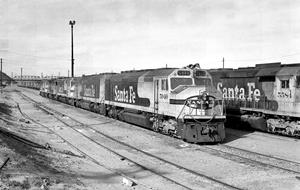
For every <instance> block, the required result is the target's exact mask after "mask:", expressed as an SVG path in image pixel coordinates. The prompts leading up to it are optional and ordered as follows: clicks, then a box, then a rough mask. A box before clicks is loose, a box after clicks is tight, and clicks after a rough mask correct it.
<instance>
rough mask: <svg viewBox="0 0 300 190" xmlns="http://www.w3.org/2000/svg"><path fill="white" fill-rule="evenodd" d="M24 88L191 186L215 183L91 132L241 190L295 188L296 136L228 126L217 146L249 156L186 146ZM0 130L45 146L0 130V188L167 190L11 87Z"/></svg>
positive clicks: (2, 103)
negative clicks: (126, 179) (130, 180)
mask: <svg viewBox="0 0 300 190" xmlns="http://www.w3.org/2000/svg"><path fill="white" fill-rule="evenodd" d="M24 93H26V94H27V95H28V96H31V97H32V98H34V99H36V100H37V101H39V102H43V103H44V104H47V105H48V106H50V107H51V108H53V109H55V110H58V111H60V112H62V113H65V115H68V114H69V115H70V116H73V117H75V118H76V119H77V120H79V121H81V122H83V123H85V124H86V125H88V126H91V127H92V129H93V130H91V129H87V128H83V127H81V126H77V127H76V128H77V129H78V130H79V131H81V132H83V133H84V134H85V135H87V136H89V137H90V138H93V139H94V140H96V141H98V142H100V143H103V144H105V145H106V146H109V147H111V148H113V149H114V150H116V151H118V152H120V153H122V155H124V156H128V158H131V159H134V160H139V162H140V163H141V164H144V165H147V164H148V166H149V167H152V168H153V169H154V170H155V171H156V172H158V173H161V174H164V175H165V176H167V177H172V178H173V179H178V181H181V182H185V184H187V185H190V186H192V185H193V187H197V188H192V189H200V188H201V189H207V188H209V189H222V188H215V187H216V186H213V185H214V184H212V185H209V183H210V182H209V183H205V182H204V181H201V180H198V179H196V177H195V176H191V177H189V176H188V175H186V174H185V176H183V172H182V171H178V170H172V168H171V167H169V166H166V164H163V163H161V164H160V165H157V161H155V160H151V159H149V158H146V157H144V156H142V155H140V154H138V153H137V152H136V151H133V150H130V149H128V148H124V147H122V146H120V145H118V144H115V143H110V142H108V141H107V140H105V139H104V138H102V137H99V135H97V133H95V131H101V132H103V133H105V134H108V135H110V136H112V137H114V138H116V139H118V140H120V141H122V142H125V143H128V144H130V145H131V146H134V147H136V148H138V149H141V150H144V151H146V152H148V153H152V154H154V155H156V156H158V157H161V158H164V159H165V160H168V161H171V162H173V163H177V164H179V165H182V166H184V167H186V168H189V169H192V170H194V171H196V172H199V173H202V174H205V175H207V176H210V177H212V178H215V179H218V180H221V181H224V182H226V183H228V184H231V185H234V186H236V187H239V188H241V189H295V190H296V189H300V188H298V187H300V180H299V179H300V178H299V176H298V174H300V165H299V164H297V163H298V162H300V156H299V151H300V149H299V148H300V147H299V145H300V144H299V143H300V141H299V140H297V139H289V138H285V137H280V136H273V135H269V134H263V133H260V132H247V131H237V130H231V129H229V130H226V135H227V139H226V142H224V143H223V144H224V145H228V146H231V147H236V148H239V149H245V150H248V151H253V152H254V154H252V153H247V152H243V151H240V150H238V149H237V150H235V149H229V148H227V149H226V147H223V146H222V145H197V144H189V143H185V142H183V141H181V140H180V139H175V138H171V137H168V136H165V135H161V134H158V133H155V132H153V131H149V130H145V129H143V128H140V127H137V126H134V125H131V124H126V123H123V122H120V121H116V120H112V119H110V118H106V117H103V116H100V115H98V114H95V113H92V112H88V111H85V110H82V109H77V108H74V107H71V106H68V105H65V104H62V103H59V102H56V101H53V100H48V99H46V98H43V97H41V96H39V95H38V92H37V91H30V90H27V91H24ZM20 110H23V111H24V112H26V113H27V114H28V115H30V116H31V117H34V118H35V119H36V120H37V121H38V122H40V123H43V124H45V125H47V126H51V127H52V129H53V130H55V131H56V132H58V133H60V134H62V135H64V137H65V138H67V139H69V140H70V141H72V143H74V144H76V146H77V147H79V148H80V149H81V150H85V151H86V152H87V153H89V154H90V155H94V156H95V158H97V160H100V161H101V162H102V163H105V164H104V166H103V167H102V166H101V165H99V164H95V163H94V162H93V161H91V160H90V159H88V158H87V157H84V156H83V154H82V153H81V152H80V151H78V150H77V149H76V148H74V147H71V146H70V145H69V144H67V143H66V142H65V141H64V140H62V139H60V138H59V137H57V136H56V135H53V134H52V133H51V132H50V131H48V130H47V129H45V128H43V127H41V126H40V125H38V124H37V123H35V122H33V121H32V120H30V118H28V117H26V115H24V113H23V114H22V111H20ZM0 127H1V128H0V129H5V130H8V131H11V132H13V133H16V134H18V135H19V136H22V137H25V138H26V139H29V140H31V141H33V142H36V143H38V144H40V145H45V146H47V147H51V149H49V150H44V149H37V148H33V147H31V146H28V145H25V144H22V143H20V142H18V141H16V140H14V139H11V138H9V137H7V136H6V135H5V134H3V133H0V167H1V165H2V164H3V163H4V162H5V160H6V159H7V158H9V160H8V162H7V164H6V165H4V166H3V168H2V169H1V170H0V189H49V190H50V189H87V190H90V189H135V190H138V189H174V188H171V187H172V186H171V185H170V184H168V183H169V182H168V183H164V182H163V180H161V179H158V178H157V177H155V175H153V174H149V172H148V173H145V171H143V170H137V171H136V170H135V168H136V167H135V166H133V165H132V163H129V162H127V161H126V160H124V159H119V158H118V157H116V156H115V155H112V154H109V153H105V150H102V151H101V149H100V148H99V147H98V146H97V145H96V144H94V145H92V144H89V141H88V140H87V139H85V138H83V137H82V136H80V135H79V136H78V134H77V136H76V134H75V133H72V132H71V130H68V129H67V128H64V127H63V126H62V125H61V124H59V122H56V121H55V119H53V117H52V116H51V115H49V114H47V113H43V112H42V111H41V110H38V109H35V107H34V105H32V104H31V103H28V102H26V101H25V100H24V99H22V98H21V97H20V96H18V95H17V94H16V92H15V91H14V88H12V89H6V90H5V92H4V93H3V94H1V96H0ZM211 149H213V150H211ZM96 150H98V151H96ZM255 152H257V153H260V154H262V155H272V156H275V157H278V158H282V159H286V160H291V161H294V162H297V163H296V164H295V168H293V164H291V163H285V162H284V163H285V164H284V163H281V161H280V160H276V159H275V160H274V161H275V162H276V163H272V160H264V159H266V158H265V157H261V156H259V155H256V154H255ZM249 159H252V161H251V160H249ZM125 163H126V164H125ZM269 163H271V164H275V165H276V164H277V165H278V166H280V167H286V168H290V169H292V170H295V171H296V174H295V173H294V172H289V171H286V170H282V169H280V168H276V167H272V166H269V165H268V164H269ZM113 167H114V168H115V169H118V168H119V169H120V168H121V167H123V169H124V170H123V171H125V173H126V172H127V173H130V172H131V171H133V172H132V173H131V174H132V175H134V176H135V177H136V179H138V180H140V182H141V181H143V182H145V183H144V184H147V185H148V186H141V185H136V186H126V185H124V184H123V183H122V179H123V178H122V177H121V176H120V175H118V174H116V173H115V172H114V171H112V170H111V169H109V168H113ZM180 178H182V179H180ZM184 178H186V179H188V180H185V179H184ZM173 185H174V184H173ZM153 187H158V188H153ZM177 189H184V188H180V187H179V188H177Z"/></svg>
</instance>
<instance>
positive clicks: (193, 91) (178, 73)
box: [41, 68, 226, 143]
mask: <svg viewBox="0 0 300 190" xmlns="http://www.w3.org/2000/svg"><path fill="white" fill-rule="evenodd" d="M63 80H65V81H66V80H69V81H73V80H75V82H74V83H73V84H71V83H67V82H66V84H67V86H69V87H67V88H66V89H67V93H66V94H68V95H67V98H68V100H67V101H64V102H67V103H70V104H72V105H75V106H77V107H81V108H83V109H87V110H91V111H94V112H97V113H100V114H103V115H106V116H109V117H112V118H115V119H119V120H122V121H126V122H129V123H133V124H136V125H139V126H142V127H145V128H149V129H152V130H155V131H159V132H161V133H164V134H168V135H172V136H175V137H179V138H182V139H184V140H186V141H188V142H195V143H198V142H222V141H223V140H224V138H225V130H224V121H225V118H226V117H225V114H224V110H223V101H222V94H221V93H220V92H219V91H218V90H217V89H216V88H215V87H214V86H213V85H212V80H211V76H210V74H209V73H208V72H207V71H205V70H202V69H199V68H198V69H194V70H193V69H190V68H182V69H177V68H162V69H150V70H138V71H125V72H121V73H118V74H116V73H103V74H98V75H87V76H82V77H78V78H75V79H63ZM56 82H57V83H56ZM60 82H61V81H59V79H57V80H54V83H52V85H53V87H51V85H50V86H49V89H51V88H52V89H57V86H60ZM68 89H69V91H71V89H73V96H71V95H70V93H68ZM47 91H48V92H50V94H51V95H49V93H47V92H45V89H44V88H41V95H43V96H47V97H52V98H54V99H57V100H60V101H61V99H60V98H59V97H61V95H57V93H58V92H57V91H51V90H47Z"/></svg>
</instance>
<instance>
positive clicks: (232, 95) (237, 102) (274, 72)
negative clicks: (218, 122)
mask: <svg viewBox="0 0 300 190" xmlns="http://www.w3.org/2000/svg"><path fill="white" fill-rule="evenodd" d="M209 73H210V74H211V76H212V78H213V83H214V85H215V86H216V87H217V89H218V90H219V91H220V92H221V93H222V94H223V98H224V100H225V104H226V111H227V112H226V113H227V116H229V117H227V118H228V121H230V120H233V121H234V122H236V121H240V122H242V123H243V124H246V125H247V126H250V127H252V128H254V129H259V130H262V131H267V132H271V133H280V134H284V135H289V136H294V137H300V64H281V63H280V62H277V63H268V64H257V65H256V66H255V67H246V68H238V69H210V70H209ZM232 123H233V122H231V124H232ZM240 126H243V125H240Z"/></svg>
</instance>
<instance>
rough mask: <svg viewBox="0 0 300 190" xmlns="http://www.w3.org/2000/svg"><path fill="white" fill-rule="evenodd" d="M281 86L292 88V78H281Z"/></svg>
mask: <svg viewBox="0 0 300 190" xmlns="http://www.w3.org/2000/svg"><path fill="white" fill-rule="evenodd" d="M281 88H290V80H281Z"/></svg>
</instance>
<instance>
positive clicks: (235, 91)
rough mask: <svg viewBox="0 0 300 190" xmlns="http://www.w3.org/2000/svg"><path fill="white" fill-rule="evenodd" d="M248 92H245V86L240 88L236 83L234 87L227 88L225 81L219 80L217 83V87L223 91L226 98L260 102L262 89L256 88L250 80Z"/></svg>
mask: <svg viewBox="0 0 300 190" xmlns="http://www.w3.org/2000/svg"><path fill="white" fill-rule="evenodd" d="M247 86H248V91H247V92H248V93H245V89H244V88H239V86H238V85H236V86H235V87H234V88H227V87H223V83H221V82H219V83H218V84H217V89H218V90H219V91H220V92H222V93H223V98H225V99H239V100H246V96H247V101H252V100H253V99H254V101H256V102H258V101H259V100H260V96H261V93H260V90H259V89H256V88H255V83H254V82H248V83H247Z"/></svg>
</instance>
